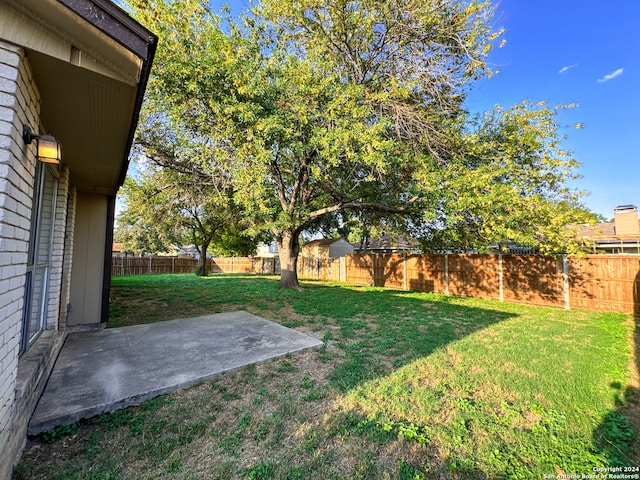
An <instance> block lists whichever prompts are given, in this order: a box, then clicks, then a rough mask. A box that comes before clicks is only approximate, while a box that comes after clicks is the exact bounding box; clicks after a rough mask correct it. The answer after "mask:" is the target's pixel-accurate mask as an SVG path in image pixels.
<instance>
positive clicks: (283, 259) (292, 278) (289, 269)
mask: <svg viewBox="0 0 640 480" xmlns="http://www.w3.org/2000/svg"><path fill="white" fill-rule="evenodd" d="M276 241H277V243H278V254H279V255H280V288H295V289H296V290H302V288H301V287H300V283H298V268H297V267H298V254H299V253H300V233H299V232H298V231H297V230H294V231H290V230H286V231H284V232H282V233H281V234H280V235H278V238H277V239H276Z"/></svg>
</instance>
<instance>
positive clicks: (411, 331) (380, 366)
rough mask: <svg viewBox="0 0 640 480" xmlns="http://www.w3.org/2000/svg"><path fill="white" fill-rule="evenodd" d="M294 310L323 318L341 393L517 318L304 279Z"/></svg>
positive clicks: (421, 296)
mask: <svg viewBox="0 0 640 480" xmlns="http://www.w3.org/2000/svg"><path fill="white" fill-rule="evenodd" d="M480 303H482V301H480ZM485 303H486V302H485ZM293 309H294V311H295V312H296V313H297V314H303V315H307V316H309V317H312V318H316V319H318V318H319V319H323V320H321V321H324V322H328V323H327V325H325V327H327V329H328V331H329V332H330V333H329V340H330V341H331V342H333V344H335V345H337V346H338V347H339V348H341V349H342V351H343V352H344V358H343V359H342V360H341V361H339V362H338V363H337V364H336V365H335V368H334V369H333V372H332V373H331V375H330V378H329V380H330V381H331V383H332V384H333V385H334V386H336V387H338V388H339V389H340V390H342V391H347V390H349V389H352V388H354V387H356V386H357V385H359V384H361V383H362V382H365V381H368V380H371V379H374V378H377V377H380V376H383V375H387V374H389V373H391V372H392V371H394V370H396V369H398V368H400V367H402V366H403V365H406V364H407V363H410V362H412V361H413V360H416V359H418V358H422V357H426V356H428V355H430V354H432V353H433V352H435V351H436V350H439V349H443V348H445V347H446V346H447V345H449V344H451V343H452V342H456V341H458V340H460V339H462V338H464V337H466V336H468V335H471V334H473V333H474V332H477V331H479V330H483V329H486V328H487V327H489V326H491V325H494V324H496V323H500V322H504V321H506V320H509V319H510V318H514V317H516V316H517V314H516V313H510V312H508V311H500V310H494V309H490V308H486V307H484V306H482V307H480V306H466V305H461V304H456V303H455V301H454V299H453V298H452V297H446V296H443V295H438V294H430V293H419V292H409V291H403V290H391V289H382V288H379V287H353V286H351V287H345V286H343V285H334V286H331V285H320V284H309V283H308V282H305V290H304V291H303V292H301V293H300V294H299V296H298V297H297V299H295V300H294V301H293ZM276 321H281V319H280V320H276ZM317 326H321V325H317ZM311 327H312V328H313V325H311Z"/></svg>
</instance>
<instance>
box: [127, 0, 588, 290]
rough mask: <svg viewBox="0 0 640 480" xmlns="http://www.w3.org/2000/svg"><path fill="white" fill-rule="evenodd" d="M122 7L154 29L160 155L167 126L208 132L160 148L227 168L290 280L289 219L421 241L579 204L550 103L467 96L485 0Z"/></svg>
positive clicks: (513, 228)
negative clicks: (506, 104)
mask: <svg viewBox="0 0 640 480" xmlns="http://www.w3.org/2000/svg"><path fill="white" fill-rule="evenodd" d="M129 7H130V8H131V9H132V11H133V12H134V14H135V15H136V16H137V17H138V18H139V19H140V20H141V21H142V22H143V23H144V24H145V25H147V26H148V27H149V28H151V29H152V30H154V31H155V32H156V33H157V34H158V35H159V37H160V45H159V49H158V53H157V57H156V61H155V65H154V71H153V75H152V78H151V80H150V82H149V86H148V100H147V104H146V110H145V112H146V113H145V117H144V122H143V134H142V135H141V137H142V138H143V143H144V142H145V140H144V139H145V138H146V147H147V148H148V149H149V154H150V155H151V156H154V150H158V151H160V153H161V154H160V155H156V157H158V158H163V157H164V155H163V154H162V150H163V144H164V142H165V140H166V139H164V137H166V135H167V134H166V133H165V132H166V131H169V132H171V133H170V134H169V136H170V137H171V138H170V140H171V141H172V142H173V141H174V140H177V139H179V142H178V143H179V144H181V145H186V144H188V143H193V142H195V143H198V144H200V145H205V146H206V149H207V151H208V152H209V154H208V155H205V156H194V157H188V158H187V159H186V161H184V162H183V161H180V162H178V163H174V162H164V163H163V164H164V165H165V166H166V167H169V168H172V169H174V170H181V171H185V170H186V171H197V172H198V173H199V175H202V177H203V178H218V177H222V178H224V179H225V180H226V181H228V182H229V184H230V185H231V187H230V188H231V190H232V191H233V199H234V202H235V203H236V204H237V205H238V206H239V207H241V208H242V209H243V211H244V212H245V218H246V220H248V221H250V222H251V224H252V226H253V228H254V229H255V230H258V229H261V228H262V229H265V230H268V231H270V232H271V234H272V235H273V236H274V238H275V239H276V240H277V242H278V247H279V252H280V260H281V265H282V278H281V285H282V286H286V287H298V281H297V274H296V261H297V256H298V253H299V249H300V245H299V239H300V234H301V233H302V232H303V231H305V230H307V229H310V228H314V227H317V226H318V225H319V224H321V223H322V222H325V223H327V222H329V221H330V219H328V217H333V220H334V221H337V219H338V217H342V218H347V217H348V214H347V212H355V213H356V214H357V213H358V212H360V213H362V214H366V215H368V216H369V217H368V218H380V219H383V220H384V221H385V222H389V223H390V224H394V225H396V226H398V227H400V226H401V227H402V228H403V229H404V230H407V231H412V232H414V233H415V232H420V233H421V234H422V235H423V236H424V237H425V238H428V239H430V240H431V242H432V245H437V244H438V242H440V243H441V244H442V245H445V244H446V242H453V243H455V244H457V245H463V246H466V245H469V246H478V245H486V244H487V242H491V241H493V240H494V239H497V238H501V239H510V240H514V241H521V242H532V241H535V242H538V243H539V242H541V241H544V242H549V243H550V244H551V243H553V244H554V245H555V242H556V241H557V240H560V239H559V238H556V237H558V235H556V234H555V232H556V230H555V228H556V227H557V226H558V225H557V223H558V222H559V221H564V220H565V219H566V218H568V217H569V216H570V215H569V214H568V213H570V212H573V209H574V207H575V206H577V205H578V204H577V198H576V196H575V195H574V194H573V193H571V192H569V191H568V190H567V189H566V187H565V185H564V182H565V181H566V180H567V179H569V178H570V177H571V171H572V169H573V168H574V167H575V162H574V161H573V160H572V159H571V158H570V156H568V155H567V154H566V153H565V152H562V150H561V149H560V147H559V142H560V140H561V139H560V138H559V137H558V131H557V125H556V124H555V122H554V121H553V111H552V110H550V109H548V108H546V107H540V106H538V107H535V106H532V105H529V104H522V105H519V106H516V107H514V108H512V109H507V110H504V111H502V110H500V109H496V110H495V111H493V112H489V113H487V114H486V115H483V116H478V117H471V116H469V115H467V114H466V112H465V111H464V108H463V103H464V99H465V93H466V91H467V89H468V88H470V86H471V85H472V84H473V81H474V80H476V79H478V78H481V77H484V76H490V75H491V71H490V69H489V68H488V67H487V64H486V56H487V54H488V53H489V51H490V50H491V48H492V46H493V45H494V44H495V43H496V42H498V41H499V39H500V36H501V33H502V32H501V31H499V30H495V29H493V27H492V24H491V22H492V14H493V6H492V3H491V2H490V1H476V0H469V1H463V0H460V1H451V0H335V1H331V2H329V1H326V0H263V1H262V2H261V3H260V4H258V5H257V6H256V7H254V8H253V10H252V12H251V13H249V14H247V15H245V16H243V17H242V18H241V19H240V20H236V19H234V18H231V17H229V16H224V17H222V16H218V15H215V14H213V13H212V12H211V11H209V10H208V8H207V3H206V2H205V1H204V0H173V1H164V0H129ZM174 157H175V156H174ZM166 158H171V156H170V157H166ZM559 212H560V213H562V212H567V214H566V215H565V214H563V215H562V216H558V213H559Z"/></svg>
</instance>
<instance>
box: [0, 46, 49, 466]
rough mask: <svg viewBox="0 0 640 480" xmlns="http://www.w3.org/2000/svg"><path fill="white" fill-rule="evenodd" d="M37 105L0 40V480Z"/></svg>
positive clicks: (7, 445) (19, 62) (15, 58)
mask: <svg viewBox="0 0 640 480" xmlns="http://www.w3.org/2000/svg"><path fill="white" fill-rule="evenodd" d="M39 102H40V98H39V94H38V90H37V88H36V86H35V85H34V83H33V79H32V76H31V72H30V69H29V65H28V63H27V62H26V61H25V58H24V53H23V51H22V50H21V49H20V48H18V47H16V46H14V45H11V44H8V43H6V42H2V41H0V451H1V452H2V454H0V478H6V477H7V475H8V472H7V467H6V466H7V465H9V467H10V466H11V465H12V463H11V462H10V461H8V460H9V459H11V458H12V455H15V454H16V452H17V451H18V450H19V449H20V446H18V445H13V444H11V442H10V440H11V439H12V438H11V437H12V435H11V433H12V430H13V426H14V424H15V421H16V414H17V408H16V402H15V395H16V393H15V392H16V379H17V372H18V353H19V348H20V332H21V322H22V309H23V302H24V299H23V297H24V285H25V273H26V264H27V252H28V248H29V232H30V226H31V207H32V196H33V181H34V180H33V179H34V172H35V158H33V156H32V155H25V150H24V147H23V142H22V125H23V123H30V124H32V125H33V124H34V123H35V121H36V119H37V118H38V112H39ZM25 428H26V425H25Z"/></svg>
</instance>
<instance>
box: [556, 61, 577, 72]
mask: <svg viewBox="0 0 640 480" xmlns="http://www.w3.org/2000/svg"><path fill="white" fill-rule="evenodd" d="M577 66H578V64H577V63H574V64H573V65H567V66H566V67H562V68H561V69H560V70H558V73H564V72H566V71H567V70H569V69H570V68H573V67H577Z"/></svg>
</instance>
